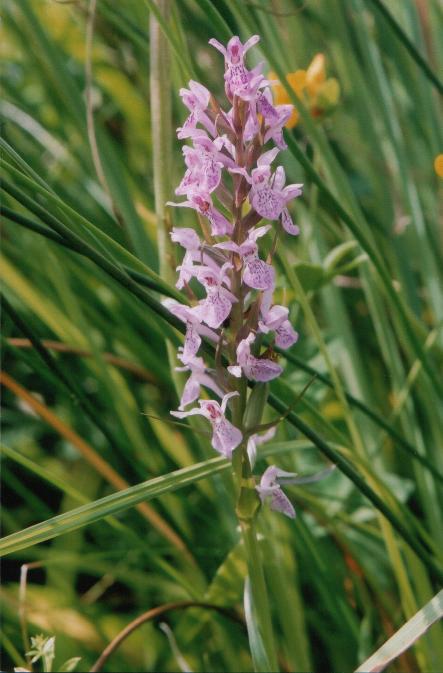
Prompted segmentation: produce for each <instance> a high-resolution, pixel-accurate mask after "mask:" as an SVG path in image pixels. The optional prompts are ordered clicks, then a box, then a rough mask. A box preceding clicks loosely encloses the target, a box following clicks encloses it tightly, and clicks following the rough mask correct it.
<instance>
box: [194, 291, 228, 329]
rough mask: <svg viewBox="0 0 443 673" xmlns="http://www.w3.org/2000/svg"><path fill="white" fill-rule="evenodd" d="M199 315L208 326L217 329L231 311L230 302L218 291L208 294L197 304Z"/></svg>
mask: <svg viewBox="0 0 443 673" xmlns="http://www.w3.org/2000/svg"><path fill="white" fill-rule="evenodd" d="M198 308H199V313H198V314H199V316H200V318H201V320H203V322H205V323H206V324H207V325H208V326H209V327H212V328H213V329H217V328H218V327H220V325H221V324H222V323H223V322H224V321H225V320H226V318H227V317H228V316H229V314H230V313H231V308H232V303H231V302H230V301H229V299H227V298H226V297H224V296H223V295H222V294H221V293H220V292H214V293H211V294H209V295H208V296H207V297H206V299H204V300H203V302H202V303H201V304H199V306H198Z"/></svg>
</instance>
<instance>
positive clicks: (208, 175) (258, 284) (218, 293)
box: [164, 35, 302, 516]
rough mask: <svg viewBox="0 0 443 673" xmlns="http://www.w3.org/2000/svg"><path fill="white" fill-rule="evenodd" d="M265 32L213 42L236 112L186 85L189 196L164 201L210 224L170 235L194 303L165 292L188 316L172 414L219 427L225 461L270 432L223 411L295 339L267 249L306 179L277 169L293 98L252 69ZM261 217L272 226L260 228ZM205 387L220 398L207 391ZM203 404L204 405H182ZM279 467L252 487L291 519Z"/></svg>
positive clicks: (183, 192)
mask: <svg viewBox="0 0 443 673" xmlns="http://www.w3.org/2000/svg"><path fill="white" fill-rule="evenodd" d="M258 40H259V37H258V36H257V35H255V36H253V37H251V38H250V39H249V40H247V42H245V43H244V44H242V42H241V41H240V39H239V38H238V37H232V38H231V39H230V40H229V42H228V44H227V45H226V47H225V46H223V45H222V44H220V42H218V41H217V40H214V39H213V40H210V44H211V45H212V46H213V47H215V48H216V49H217V50H218V51H219V52H221V53H222V54H223V56H224V60H225V75H224V80H225V92H226V96H227V99H228V101H229V109H227V110H224V109H223V108H222V107H221V105H220V104H219V103H218V101H217V100H216V99H215V98H214V96H212V95H211V93H210V92H209V91H208V90H207V89H206V88H205V87H204V86H203V85H201V84H199V83H197V82H194V81H191V82H189V88H188V89H185V88H183V89H181V90H180V96H181V98H182V101H183V103H184V105H185V106H186V107H187V108H188V110H189V116H188V117H187V119H186V121H185V122H184V124H183V126H181V127H180V128H179V129H178V130H177V135H178V138H180V139H183V140H189V141H190V143H192V144H191V145H185V146H184V147H183V155H184V161H185V164H186V171H185V174H184V177H183V179H182V180H181V182H180V184H179V186H178V187H177V189H176V190H175V192H176V195H177V196H181V197H184V199H183V200H181V201H178V202H174V203H172V202H168V205H170V206H176V207H185V208H191V209H193V210H194V211H196V213H197V215H198V218H199V221H200V225H201V230H202V232H203V233H202V237H200V236H199V235H198V234H197V233H196V231H194V229H190V228H174V229H173V230H172V233H171V238H172V241H173V242H175V243H177V244H178V245H180V246H181V247H182V248H183V249H184V256H183V259H182V262H181V264H180V266H179V267H178V269H177V270H178V272H179V277H178V281H177V284H176V285H177V288H179V289H184V290H185V291H186V293H187V295H188V297H189V298H190V302H189V304H185V303H183V304H182V303H179V302H177V301H175V300H172V299H167V300H165V301H164V305H165V306H166V307H167V308H168V309H169V311H170V312H171V313H173V314H174V315H175V316H176V317H178V318H179V319H180V320H182V321H183V323H185V325H186V335H185V341H184V345H183V347H182V348H181V349H180V350H179V354H178V358H179V360H180V361H181V363H182V365H183V366H181V367H179V368H178V369H179V370H180V371H186V372H189V379H188V380H187V383H186V385H185V387H184V390H183V395H182V398H181V401H180V406H179V410H178V411H173V412H171V413H172V414H173V415H174V416H176V417H178V418H184V417H186V416H192V415H201V416H203V417H205V418H206V419H207V420H208V421H209V422H210V424H211V426H212V446H213V448H214V449H215V450H216V451H218V452H219V453H221V454H222V455H224V456H225V457H226V458H228V459H230V458H231V457H232V452H233V451H234V450H235V449H236V448H237V447H239V446H240V445H242V446H244V448H245V455H247V456H248V459H249V463H250V466H251V468H252V467H253V463H254V461H255V454H256V445H257V444H260V443H262V442H263V441H266V439H269V438H270V436H272V434H273V433H272V431H271V432H267V433H265V434H264V435H259V434H253V433H251V432H249V433H246V432H245V431H244V428H242V420H241V418H240V419H238V420H237V425H239V426H240V427H236V425H234V423H233V422H232V420H228V418H227V413H228V403H229V404H230V405H231V404H234V405H235V404H236V402H237V403H238V399H237V400H236V398H238V397H239V395H240V393H239V389H240V383H241V379H245V378H246V379H248V380H250V381H257V382H266V381H271V380H272V379H274V378H276V377H277V376H279V375H280V374H281V372H282V368H281V366H280V365H279V364H278V363H277V362H276V356H275V353H274V351H273V345H274V344H276V345H277V346H278V347H279V348H284V349H285V348H289V347H290V346H292V345H293V344H294V343H295V342H296V341H297V338H298V335H297V333H296V332H295V330H294V329H293V327H292V325H291V323H290V322H289V320H288V309H287V308H285V307H284V306H280V305H278V304H274V303H273V293H274V289H275V282H276V279H275V270H274V268H273V266H272V256H273V252H274V250H275V246H276V243H277V237H278V235H286V233H287V234H289V235H296V234H297V233H298V228H297V226H296V225H295V224H294V223H293V221H292V218H291V215H290V212H289V210H288V204H289V202H290V201H292V200H293V199H294V198H296V197H298V196H300V195H301V193H302V185H301V184H292V185H285V183H286V176H285V171H284V169H283V167H282V166H277V167H274V166H273V162H274V161H275V159H276V157H277V155H278V153H279V151H280V150H282V149H284V148H285V147H286V145H285V142H284V138H283V127H284V126H285V124H286V123H287V121H288V119H289V118H290V116H291V113H292V105H275V104H274V102H273V99H272V94H271V89H270V85H271V82H270V81H269V80H267V79H266V78H265V76H264V75H263V74H262V72H261V70H262V64H260V65H258V66H257V67H255V68H253V69H252V70H248V69H247V67H246V65H245V56H246V53H247V51H248V50H249V49H250V48H251V47H252V46H253V45H255V44H256V43H257V42H258ZM268 144H269V145H270V147H267V145H268ZM263 219H264V220H266V221H268V222H275V223H276V225H274V226H273V225H271V224H261V225H260V226H257V225H259V224H260V223H261V221H262V220H263ZM271 232H272V234H271ZM267 234H271V236H272V237H273V241H272V244H271V246H270V252H269V253H268V255H267V257H266V258H263V257H262V256H261V255H260V251H259V240H260V239H262V238H263V237H264V236H266V235H267ZM270 240H271V237H270ZM265 335H269V337H265ZM202 337H205V338H207V339H209V340H210V341H212V342H213V343H214V345H216V346H217V349H218V351H219V352H221V353H223V354H224V355H225V356H227V357H228V360H229V365H228V366H227V367H226V368H225V367H222V365H221V364H220V362H219V363H217V365H216V368H215V369H214V370H211V369H209V368H208V367H207V366H206V365H205V363H204V361H203V359H202V358H201V357H199V356H198V351H199V348H200V345H201V343H202ZM265 338H266V345H263V342H264V339H265ZM202 387H203V388H206V389H208V390H210V391H211V393H214V394H215V396H216V397H217V398H219V400H220V401H217V400H215V399H209V400H207V399H200V394H201V388H202ZM243 390H244V388H243ZM196 401H198V406H194V407H193V408H191V409H187V407H188V406H189V405H191V404H192V403H193V402H196ZM275 470H277V468H274V471H273V472H272V475H270V474H269V472H267V473H266V476H264V477H263V478H262V482H261V485H259V486H257V492H258V494H259V496H260V498H262V499H264V498H265V497H266V496H271V507H273V508H274V509H278V510H280V511H282V512H284V513H285V514H287V515H289V516H293V515H294V511H293V509H292V506H290V504H289V505H288V501H287V500H286V499H285V497H284V496H283V494H282V493H281V492H280V487H279V485H278V483H277V481H276V475H279V474H280V471H279V470H277V471H276V472H275ZM274 472H275V474H274ZM263 479H264V481H263ZM282 496H283V497H282Z"/></svg>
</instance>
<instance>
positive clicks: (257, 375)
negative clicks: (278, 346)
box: [228, 332, 283, 381]
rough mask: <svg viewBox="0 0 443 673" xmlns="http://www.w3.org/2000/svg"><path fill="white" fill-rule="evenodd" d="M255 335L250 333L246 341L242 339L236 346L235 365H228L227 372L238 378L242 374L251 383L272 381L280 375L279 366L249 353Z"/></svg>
mask: <svg viewBox="0 0 443 673" xmlns="http://www.w3.org/2000/svg"><path fill="white" fill-rule="evenodd" d="M254 341H255V335H254V334H253V333H252V332H251V333H250V334H249V336H248V337H247V338H246V339H242V340H241V341H240V343H239V344H238V346H237V364H236V365H230V366H229V367H228V371H229V373H230V374H232V375H233V376H236V377H237V378H240V377H241V375H242V372H243V374H244V375H245V376H246V378H248V379H250V380H252V381H272V379H275V378H277V376H280V374H281V373H282V371H283V370H282V368H281V367H280V365H278V364H276V363H275V362H273V361H272V360H268V359H266V358H256V357H255V356H254V355H252V353H251V344H252V343H254Z"/></svg>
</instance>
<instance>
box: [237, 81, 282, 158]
mask: <svg viewBox="0 0 443 673" xmlns="http://www.w3.org/2000/svg"><path fill="white" fill-rule="evenodd" d="M292 110H293V105H277V106H275V105H274V104H273V101H272V94H271V91H270V89H269V88H266V89H264V90H263V91H261V90H260V89H258V90H257V93H256V95H255V98H254V99H253V100H252V101H251V102H250V115H249V118H248V122H247V124H246V127H245V132H244V137H245V139H246V140H251V139H252V138H253V137H254V135H255V134H256V133H258V131H259V130H260V122H259V119H258V116H257V113H259V114H260V115H261V116H262V118H263V120H264V124H265V129H266V131H265V135H264V138H263V142H264V143H265V144H266V143H267V142H268V140H271V139H272V140H273V141H274V142H275V144H276V145H277V147H278V148H279V149H281V150H284V149H286V148H287V145H286V143H285V141H284V139H283V127H284V125H285V124H286V122H287V121H288V119H289V117H290V116H291V114H292Z"/></svg>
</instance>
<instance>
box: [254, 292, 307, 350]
mask: <svg viewBox="0 0 443 673" xmlns="http://www.w3.org/2000/svg"><path fill="white" fill-rule="evenodd" d="M271 304H272V293H271V292H264V293H263V297H262V301H261V305H260V315H261V320H259V321H258V329H259V331H260V332H263V333H264V334H267V333H268V332H271V331H273V332H274V333H275V343H276V345H277V346H278V347H279V348H283V349H287V348H290V347H291V346H293V345H294V344H295V343H296V342H297V341H298V333H297V332H296V331H295V330H294V328H293V327H292V325H291V323H290V322H289V320H288V315H289V311H288V309H287V308H286V307H284V306H280V305H279V304H274V306H271Z"/></svg>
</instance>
